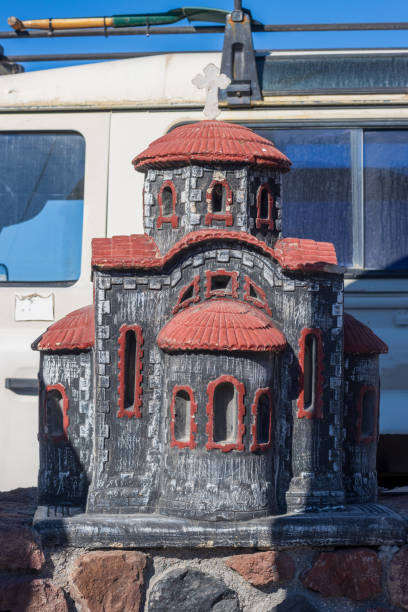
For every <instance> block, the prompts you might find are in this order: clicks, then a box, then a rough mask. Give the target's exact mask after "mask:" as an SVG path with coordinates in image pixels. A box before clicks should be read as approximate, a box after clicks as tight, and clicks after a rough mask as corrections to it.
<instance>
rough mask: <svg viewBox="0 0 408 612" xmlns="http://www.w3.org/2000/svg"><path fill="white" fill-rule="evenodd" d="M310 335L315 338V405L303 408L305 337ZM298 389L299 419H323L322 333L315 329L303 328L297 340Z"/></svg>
mask: <svg viewBox="0 0 408 612" xmlns="http://www.w3.org/2000/svg"><path fill="white" fill-rule="evenodd" d="M309 334H312V335H314V336H315V337H316V350H317V356H316V366H315V367H316V371H315V375H316V380H315V405H314V406H313V407H312V408H305V398H304V379H305V376H304V370H305V343H306V337H307V336H308V335H309ZM299 346H300V350H299V366H300V373H299V388H300V394H299V398H298V401H297V406H298V413H297V416H298V418H299V419H302V418H303V417H306V418H307V419H322V418H323V383H324V377H323V370H324V361H323V359H324V353H323V342H322V331H321V330H320V329H316V328H309V327H305V328H303V329H302V332H301V334H300V338H299Z"/></svg>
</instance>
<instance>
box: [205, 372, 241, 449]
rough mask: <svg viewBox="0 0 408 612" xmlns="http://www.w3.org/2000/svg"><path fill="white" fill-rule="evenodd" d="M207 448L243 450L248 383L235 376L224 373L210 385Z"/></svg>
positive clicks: (208, 390) (208, 388)
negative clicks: (245, 398)
mask: <svg viewBox="0 0 408 612" xmlns="http://www.w3.org/2000/svg"><path fill="white" fill-rule="evenodd" d="M207 393H208V404H207V415H208V422H207V436H208V442H207V444H206V448H207V449H213V448H219V449H221V450H222V451H224V452H228V451H230V450H243V449H244V445H243V441H242V439H243V435H244V431H245V426H244V423H243V421H244V415H245V405H244V395H245V387H244V384H243V383H240V382H239V381H238V380H237V379H236V378H234V377H233V376H220V378H217V380H214V381H211V382H210V383H209V384H208V387H207Z"/></svg>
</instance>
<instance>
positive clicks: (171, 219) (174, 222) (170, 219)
mask: <svg viewBox="0 0 408 612" xmlns="http://www.w3.org/2000/svg"><path fill="white" fill-rule="evenodd" d="M166 187H169V188H170V189H171V193H172V206H173V212H172V214H171V215H170V216H168V215H167V216H164V215H163V191H164V190H165V189H166ZM157 200H158V202H159V216H158V218H157V224H156V225H157V229H160V228H161V227H162V225H163V223H171V227H172V228H173V229H177V228H178V222H179V218H178V215H177V214H176V202H177V191H176V187H175V185H174V183H173V181H164V182H163V184H162V186H161V187H160V191H159V194H158V196H157Z"/></svg>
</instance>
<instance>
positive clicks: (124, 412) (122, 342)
mask: <svg viewBox="0 0 408 612" xmlns="http://www.w3.org/2000/svg"><path fill="white" fill-rule="evenodd" d="M130 330H133V331H134V332H135V336H136V359H135V389H134V403H133V409H132V410H129V408H125V377H126V372H125V364H126V357H125V350H126V332H128V331H130ZM118 342H119V350H118V355H119V361H118V371H119V376H118V379H119V386H118V393H119V397H118V404H119V410H118V413H117V417H118V418H119V419H121V418H123V417H125V416H126V417H128V418H129V419H130V418H132V417H135V418H136V419H140V418H141V416H142V414H141V412H140V407H141V405H142V380H143V375H142V365H143V364H142V358H143V348H142V347H143V332H142V328H141V327H140V325H126V324H123V325H121V327H120V329H119V340H118Z"/></svg>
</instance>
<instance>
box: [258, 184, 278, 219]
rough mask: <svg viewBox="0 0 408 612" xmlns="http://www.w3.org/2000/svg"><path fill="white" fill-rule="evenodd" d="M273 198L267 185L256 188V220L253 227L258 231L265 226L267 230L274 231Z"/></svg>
mask: <svg viewBox="0 0 408 612" xmlns="http://www.w3.org/2000/svg"><path fill="white" fill-rule="evenodd" d="M274 214H275V198H274V195H273V192H272V189H271V187H270V185H269V184H268V183H263V184H262V185H260V186H259V187H258V191H257V194H256V220H255V227H256V228H257V229H260V228H261V227H262V226H266V227H267V228H268V229H270V230H273V229H275V222H274Z"/></svg>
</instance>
